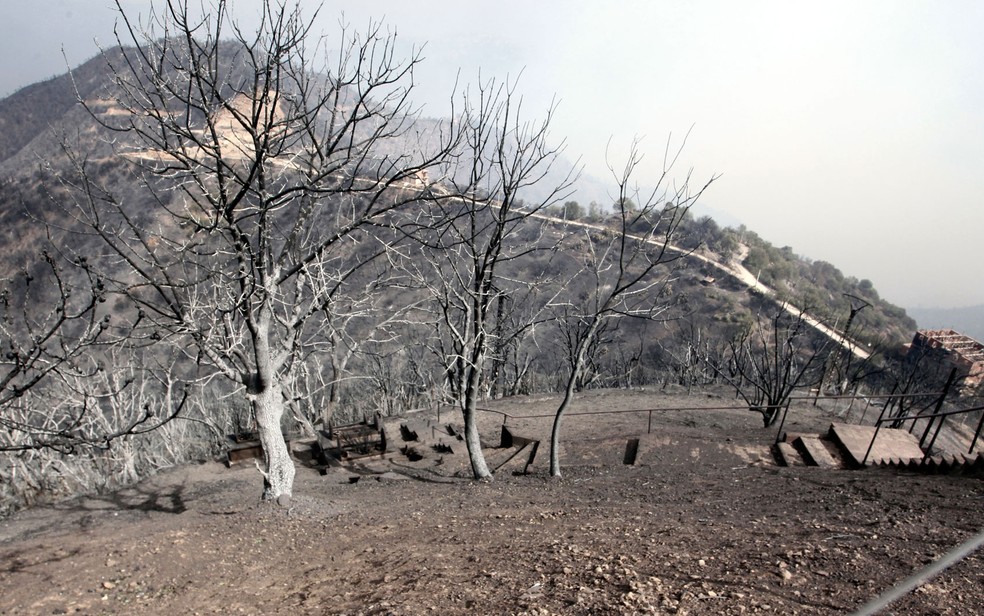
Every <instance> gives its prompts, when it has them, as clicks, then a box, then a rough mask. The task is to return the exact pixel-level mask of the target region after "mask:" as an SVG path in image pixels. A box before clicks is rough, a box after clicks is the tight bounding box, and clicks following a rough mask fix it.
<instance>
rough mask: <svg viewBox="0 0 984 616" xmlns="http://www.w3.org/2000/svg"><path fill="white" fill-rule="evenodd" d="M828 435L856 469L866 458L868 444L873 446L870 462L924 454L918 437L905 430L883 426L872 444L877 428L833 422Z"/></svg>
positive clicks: (868, 462)
mask: <svg viewBox="0 0 984 616" xmlns="http://www.w3.org/2000/svg"><path fill="white" fill-rule="evenodd" d="M828 435H829V437H830V439H831V440H833V441H834V442H835V443H837V444H838V445H839V446H840V447H841V449H842V450H843V451H844V452H845V455H846V457H847V462H848V463H849V464H850V465H851V466H853V467H855V468H859V467H861V466H862V464H861V462H862V461H863V460H864V459H865V453H867V452H868V447H869V445H871V453H869V454H868V459H867V464H869V465H876V466H881V465H882V464H883V463H884V462H888V461H892V460H894V461H895V463H896V464H898V463H899V462H900V461H901V460H909V459H913V458H919V459H921V458H922V457H923V451H922V449H920V448H919V439H917V438H916V437H915V436H913V435H911V434H909V433H908V432H906V431H905V430H896V429H892V428H882V429H881V430H879V431H878V436H877V438H875V441H874V444H873V445H872V438H873V437H874V436H875V428H874V427H872V426H851V425H847V424H836V423H835V424H831V425H830V430H829V432H828Z"/></svg>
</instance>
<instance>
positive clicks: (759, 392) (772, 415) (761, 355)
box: [705, 305, 835, 427]
mask: <svg viewBox="0 0 984 616" xmlns="http://www.w3.org/2000/svg"><path fill="white" fill-rule="evenodd" d="M806 314H807V313H806V311H805V310H804V311H796V314H795V315H794V314H791V313H790V312H788V311H787V310H785V308H784V306H781V305H780V306H777V307H776V308H775V310H774V312H773V313H772V314H771V316H768V317H763V316H762V315H760V316H759V319H758V320H757V322H756V323H755V324H753V325H752V326H751V327H749V328H746V329H743V330H742V331H740V332H739V333H738V334H736V335H735V336H734V338H732V339H731V340H730V341H729V342H728V347H727V350H726V352H725V356H724V357H723V361H718V360H716V359H715V358H710V357H705V359H706V360H707V363H708V365H709V366H710V367H711V368H712V369H713V370H714V371H715V372H717V374H718V375H719V376H720V377H721V378H722V379H724V380H725V381H726V382H728V383H729V384H730V385H732V386H733V387H734V388H735V391H736V392H737V394H738V396H739V397H740V398H741V399H742V400H744V401H745V403H746V404H747V405H748V408H749V410H752V411H755V412H756V413H760V414H761V415H762V422H763V424H764V425H765V427H769V426H771V425H773V424H774V423H775V421H776V420H777V419H778V418H779V415H780V411H781V410H782V407H783V405H784V404H786V401H787V400H788V399H789V397H790V396H791V395H792V394H793V392H794V391H795V390H796V389H797V388H802V387H809V386H812V385H816V384H817V383H819V380H820V377H821V374H822V372H823V364H824V362H825V361H826V359H827V356H828V354H829V352H830V349H831V346H832V345H834V344H835V343H834V342H833V339H832V338H831V337H830V336H826V335H819V334H818V332H817V331H816V330H815V329H814V328H813V326H812V325H811V324H810V323H809V322H808V321H807V318H806Z"/></svg>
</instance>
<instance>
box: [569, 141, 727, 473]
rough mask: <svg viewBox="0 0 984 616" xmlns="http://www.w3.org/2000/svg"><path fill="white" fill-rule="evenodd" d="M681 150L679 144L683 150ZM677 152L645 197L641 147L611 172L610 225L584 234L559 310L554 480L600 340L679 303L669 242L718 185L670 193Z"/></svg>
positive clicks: (677, 255) (678, 255) (678, 253)
mask: <svg viewBox="0 0 984 616" xmlns="http://www.w3.org/2000/svg"><path fill="white" fill-rule="evenodd" d="M681 148H682V146H681ZM679 154H680V150H679V149H678V150H676V151H675V153H674V154H673V155H670V154H669V150H668V154H667V156H666V157H665V158H664V164H663V172H662V174H661V176H660V178H659V179H658V181H657V183H656V186H655V187H654V188H652V189H650V190H648V191H646V192H645V193H643V192H642V191H640V190H639V189H638V188H635V187H634V184H633V181H634V175H635V172H636V170H637V167H638V166H639V164H640V162H641V161H642V155H641V154H640V153H639V151H638V149H637V147H636V145H633V148H632V150H631V151H630V152H629V157H628V161H627V162H626V164H625V166H624V168H622V169H621V170H620V171H616V170H615V168H614V167H610V170H611V172H612V175H613V177H614V179H615V182H616V185H617V199H616V201H615V216H614V223H613V226H610V227H608V228H603V229H598V228H589V229H586V230H585V234H586V235H587V240H588V241H587V242H586V245H587V247H588V249H587V251H586V255H585V263H584V268H583V270H582V272H581V274H580V276H579V277H578V278H577V279H575V281H573V282H572V283H571V284H570V285H568V288H569V289H572V290H574V291H572V293H571V296H570V297H569V298H567V299H566V300H565V301H563V302H558V303H557V304H556V306H555V307H556V309H557V312H558V314H557V318H558V323H559V327H560V329H561V331H562V332H563V333H564V340H565V350H566V354H567V373H566V375H565V376H566V379H565V385H564V391H563V398H562V399H561V402H560V404H559V405H558V407H557V410H556V412H555V415H554V421H553V427H552V430H551V434H550V474H551V475H552V476H554V477H559V476H560V474H561V472H560V431H561V425H562V421H563V418H564V414H565V412H566V411H567V409H568V408H569V407H570V404H571V401H572V400H573V399H574V394H575V393H576V392H577V390H578V387H579V386H582V385H583V384H584V381H583V376H584V373H585V369H586V367H587V366H588V365H589V362H590V359H591V357H592V356H593V354H594V353H595V352H596V350H597V348H598V345H599V344H600V342H601V340H602V334H603V333H604V331H605V330H606V328H608V327H609V326H611V324H612V323H613V322H614V321H617V320H618V319H621V318H638V319H647V320H659V319H661V318H665V317H666V316H667V314H668V311H669V310H670V309H671V308H672V307H673V305H674V303H675V297H674V295H673V292H672V282H673V273H674V264H675V263H676V262H678V261H679V260H680V259H682V258H684V257H685V256H686V255H687V251H685V250H683V249H680V248H677V247H675V246H674V245H673V244H672V242H673V240H674V238H675V237H676V235H677V232H678V230H679V229H680V225H681V223H682V222H683V221H684V219H685V216H686V214H687V212H688V211H689V210H690V207H691V206H692V205H693V204H694V203H696V201H697V200H698V199H699V198H700V196H701V194H702V193H703V192H704V190H705V189H706V188H707V187H708V186H709V185H710V183H711V182H712V181H713V179H712V180H710V181H708V182H707V183H705V184H703V185H701V186H700V187H699V188H698V189H697V190H694V191H691V189H690V178H689V177H686V178H685V179H684V180H683V181H682V182H680V183H679V184H677V185H676V186H674V187H671V183H672V182H673V180H672V176H671V172H672V169H673V163H674V162H675V160H676V158H677V157H678V156H679Z"/></svg>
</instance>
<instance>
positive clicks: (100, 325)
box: [0, 252, 180, 453]
mask: <svg viewBox="0 0 984 616" xmlns="http://www.w3.org/2000/svg"><path fill="white" fill-rule="evenodd" d="M66 266H67V267H66ZM5 282H6V284H4V285H3V287H2V289H0V428H2V429H3V430H2V431H0V451H8V452H12V451H21V452H23V451H31V450H52V451H55V452H59V453H75V452H77V451H79V450H81V449H87V448H92V447H97V448H98V447H103V448H105V447H109V446H110V445H111V444H112V443H113V441H116V440H118V439H122V438H123V437H126V436H129V435H133V434H138V433H141V432H145V431H148V430H152V429H154V428H156V427H159V426H160V425H162V424H164V423H166V422H167V421H169V420H170V419H172V418H173V417H174V416H175V415H176V414H177V413H178V412H180V405H178V406H175V407H172V411H170V412H166V413H161V414H156V416H155V413H154V412H149V411H148V410H147V409H140V408H137V409H131V412H128V413H110V414H107V413H106V412H105V411H106V409H105V408H104V407H103V406H102V405H101V400H103V399H106V398H107V397H109V396H113V395H119V394H120V393H121V392H122V391H123V390H124V389H126V388H127V386H128V384H129V383H122V382H121V383H116V384H113V385H109V384H106V386H104V387H100V386H99V385H93V384H92V383H97V382H99V381H100V378H99V377H100V376H101V375H105V373H106V360H107V358H108V357H110V356H111V355H112V348H113V342H114V336H113V335H112V334H110V333H108V332H109V330H110V314H109V311H108V310H106V309H104V308H103V306H104V302H105V299H106V289H105V287H104V284H103V281H102V279H100V278H99V277H98V276H96V275H95V274H94V273H93V271H92V269H91V268H90V267H89V265H88V263H86V262H85V261H81V262H79V263H77V264H75V265H74V266H72V265H70V264H61V265H59V262H58V260H57V258H56V257H55V256H54V255H53V254H52V253H47V252H46V253H44V254H43V255H42V259H41V261H40V262H39V263H37V264H35V265H34V266H33V267H31V268H29V269H26V270H25V271H24V272H23V273H22V274H20V275H19V276H16V277H14V278H13V279H10V280H7V281H5ZM69 390H70V391H71V394H72V395H70V396H65V395H62V394H63V393H64V392H66V391H69Z"/></svg>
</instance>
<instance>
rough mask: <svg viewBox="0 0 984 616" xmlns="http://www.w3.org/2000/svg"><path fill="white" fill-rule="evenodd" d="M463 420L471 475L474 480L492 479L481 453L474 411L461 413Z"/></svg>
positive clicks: (480, 442) (483, 455)
mask: <svg viewBox="0 0 984 616" xmlns="http://www.w3.org/2000/svg"><path fill="white" fill-rule="evenodd" d="M463 415H464V419H465V445H466V446H467V447H468V460H469V461H470V462H471V467H472V474H473V475H474V476H475V479H483V480H488V479H492V471H490V470H489V465H488V464H487V463H486V462H485V454H484V453H482V441H481V438H480V437H479V434H478V421H477V418H476V417H475V411H474V410H466V411H464V413H463Z"/></svg>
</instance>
